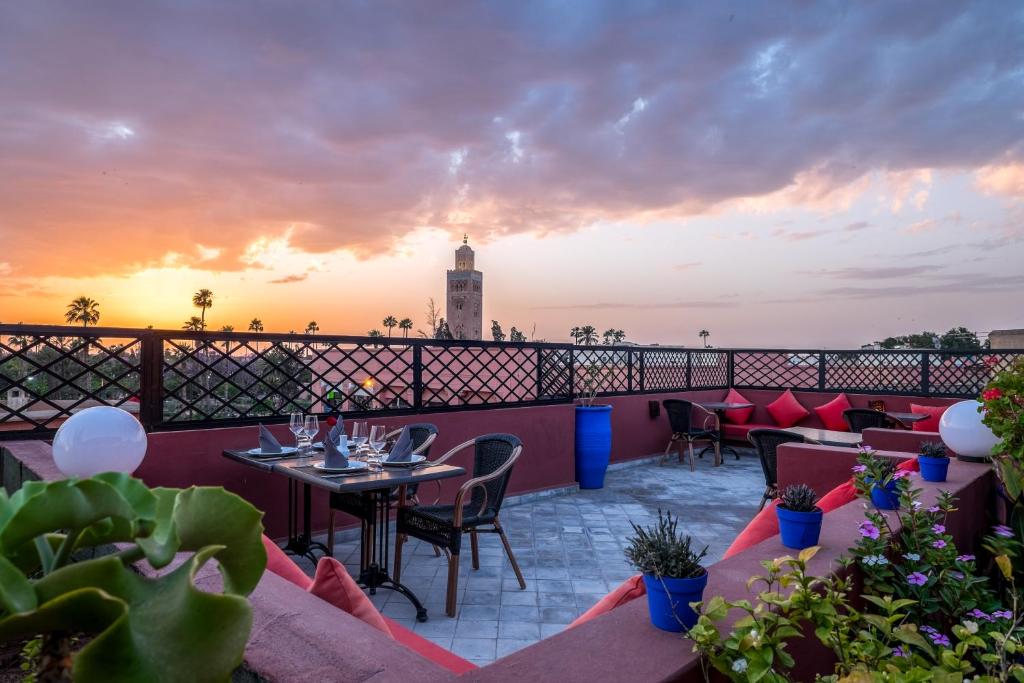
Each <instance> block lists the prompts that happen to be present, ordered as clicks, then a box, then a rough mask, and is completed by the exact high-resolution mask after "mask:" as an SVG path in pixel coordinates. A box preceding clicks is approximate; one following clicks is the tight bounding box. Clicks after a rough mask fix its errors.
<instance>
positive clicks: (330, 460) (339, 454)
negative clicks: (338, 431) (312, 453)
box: [324, 434, 348, 469]
mask: <svg viewBox="0 0 1024 683" xmlns="http://www.w3.org/2000/svg"><path fill="white" fill-rule="evenodd" d="M341 438H342V442H341V444H340V447H339V445H338V444H335V443H334V439H333V438H328V439H324V465H325V466H327V467H331V468H335V467H336V468H339V469H340V468H342V467H348V439H347V438H345V435H344V434H342V435H341Z"/></svg>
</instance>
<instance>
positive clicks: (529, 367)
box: [422, 345, 538, 406]
mask: <svg viewBox="0 0 1024 683" xmlns="http://www.w3.org/2000/svg"><path fill="white" fill-rule="evenodd" d="M422 353H423V405H425V406H431V405H434V406H457V405H496V404H505V403H519V402H522V401H533V400H536V399H537V377H538V372H537V352H536V350H535V349H530V348H525V347H521V346H518V345H516V346H506V347H492V346H471V345H466V346H444V347H433V346H424V347H423V350H422Z"/></svg>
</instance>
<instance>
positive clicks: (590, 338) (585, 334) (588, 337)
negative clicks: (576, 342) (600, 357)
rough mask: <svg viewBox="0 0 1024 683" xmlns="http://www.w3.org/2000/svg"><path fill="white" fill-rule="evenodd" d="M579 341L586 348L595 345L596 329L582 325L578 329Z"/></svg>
mask: <svg viewBox="0 0 1024 683" xmlns="http://www.w3.org/2000/svg"><path fill="white" fill-rule="evenodd" d="M580 341H581V342H583V344H585V345H586V346H592V345H594V344H596V343H597V328H596V327H594V326H593V325H584V326H583V327H581V328H580Z"/></svg>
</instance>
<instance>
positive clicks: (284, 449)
mask: <svg viewBox="0 0 1024 683" xmlns="http://www.w3.org/2000/svg"><path fill="white" fill-rule="evenodd" d="M297 450H298V449H297V448H295V446H281V450H280V452H277V453H264V452H263V449H262V448H250V449H249V450H247V451H246V453H248V454H249V455H259V456H263V455H265V456H267V457H274V456H278V455H289V454H290V453H294V452H296V451H297Z"/></svg>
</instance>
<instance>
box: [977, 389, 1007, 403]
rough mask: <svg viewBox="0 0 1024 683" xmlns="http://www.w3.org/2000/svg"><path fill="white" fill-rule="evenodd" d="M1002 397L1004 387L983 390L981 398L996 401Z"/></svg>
mask: <svg viewBox="0 0 1024 683" xmlns="http://www.w3.org/2000/svg"><path fill="white" fill-rule="evenodd" d="M1002 397H1003V390H1002V389H986V390H985V391H983V392H981V398H982V400H985V401H996V400H998V399H1001V398H1002Z"/></svg>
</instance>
